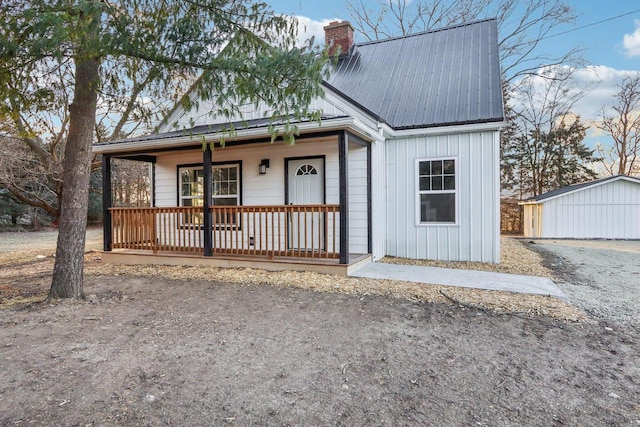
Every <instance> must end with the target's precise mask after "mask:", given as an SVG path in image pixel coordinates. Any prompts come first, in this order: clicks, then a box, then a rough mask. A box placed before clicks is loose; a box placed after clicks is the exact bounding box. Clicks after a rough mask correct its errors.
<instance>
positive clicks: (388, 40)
mask: <svg viewBox="0 0 640 427" xmlns="http://www.w3.org/2000/svg"><path fill="white" fill-rule="evenodd" d="M488 21H497V18H484V19H478V20H475V21H470V22H463V23H461V24H454V25H449V26H446V27H441V28H435V29H431V30H425V31H420V32H418V33H411V34H405V35H404V36H395V37H389V38H386V39H379V40H370V41H366V42H360V43H356V44H354V45H353V46H354V47H357V46H367V45H372V44H377V43H384V42H390V41H394V40H401V39H408V38H410V37H419V36H423V35H425V34H432V33H438V32H441V31H447V30H453V29H456V28H461V27H468V26H471V25H477V24H480V23H483V22H488Z"/></svg>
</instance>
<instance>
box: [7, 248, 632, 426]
mask: <svg viewBox="0 0 640 427" xmlns="http://www.w3.org/2000/svg"><path fill="white" fill-rule="evenodd" d="M1 239H2V235H0V240H1ZM90 240H91V239H90ZM1 246H2V245H1V244H0V247H1ZM36 246H37V245H33V244H32V245H29V246H28V249H27V252H28V255H25V254H24V253H23V252H6V253H4V254H2V253H0V273H1V274H0V289H2V292H0V295H2V297H3V298H4V299H5V300H9V299H11V298H10V295H9V293H10V292H14V293H17V294H20V292H21V291H20V290H21V289H22V290H24V289H29V290H30V291H31V292H33V298H34V300H35V301H39V299H38V298H41V297H42V292H43V291H42V289H45V290H46V287H47V286H48V283H49V281H50V270H47V268H49V269H50V266H51V263H52V258H51V253H47V250H46V249H45V248H44V246H41V247H36ZM34 254H35V255H34ZM37 255H41V256H44V257H45V258H34V257H35V256H37ZM98 258H99V253H94V252H90V253H88V254H87V263H88V264H87V275H86V278H85V292H86V294H87V299H86V300H85V301H82V302H63V303H55V304H43V303H31V304H24V303H22V304H18V305H14V306H12V307H10V308H5V309H2V310H0V324H1V327H0V372H2V375H1V376H0V425H2V426H9V425H63V426H75V425H82V426H98V425H99V426H102V425H108V426H111V425H127V426H128V425H150V426H156V425H158V426H159V425H238V426H245V425H274V426H283V425H284V426H286V425H385V426H396V425H477V426H507V425H509V426H511V425H616V426H625V425H628V426H631V425H636V426H637V425H640V362H639V358H638V348H639V346H640V333H639V332H638V330H637V329H635V328H632V327H627V326H624V325H622V324H618V323H615V322H604V321H594V320H593V319H585V318H582V321H579V322H577V321H569V320H558V318H562V316H561V315H557V316H555V317H551V316H550V315H545V314H544V313H545V312H547V313H548V311H546V310H547V309H548V308H549V307H552V306H553V304H556V303H555V302H551V301H549V302H547V303H544V302H539V300H536V303H535V304H538V305H537V307H538V309H536V310H532V311H530V313H532V314H537V315H536V316H531V315H524V314H522V313H526V312H527V311H521V310H519V309H517V308H515V309H514V310H511V311H510V312H511V313H513V314H506V313H507V311H506V310H504V307H505V306H507V307H508V306H509V305H508V304H506V303H504V304H500V307H501V308H502V309H501V311H497V310H493V309H491V305H490V303H486V304H475V305H478V306H481V307H482V308H479V309H477V308H469V307H470V306H471V305H472V304H465V305H466V307H465V306H460V305H456V304H453V303H452V302H451V300H450V299H447V298H442V299H441V300H435V298H434V299H433V300H431V299H429V297H428V295H430V294H429V293H425V294H423V293H421V292H422V291H421V290H419V289H414V288H412V289H410V290H409V291H408V292H405V291H404V288H403V286H405V285H403V284H393V285H392V284H386V288H387V289H390V290H389V291H388V293H387V294H384V292H383V291H382V289H383V288H384V286H383V285H385V284H378V285H374V284H368V283H360V284H357V285H356V284H354V283H352V282H349V281H348V280H346V279H344V280H343V279H338V278H333V279H327V278H324V280H323V282H326V281H327V280H329V281H331V280H333V286H329V287H327V286H326V285H323V286H320V285H318V286H317V287H315V288H314V287H313V286H312V288H313V289H311V290H310V289H303V287H309V286H307V285H308V283H307V282H309V283H310V282H313V280H315V279H313V277H312V276H299V277H298V276H289V280H290V281H291V280H293V281H294V282H295V281H296V280H297V281H300V282H305V283H298V284H296V283H288V284H287V285H286V286H285V285H283V284H282V283H281V282H280V280H278V282H277V283H271V282H270V280H272V279H271V278H272V277H275V276H277V274H275V273H265V274H263V273H260V272H258V271H249V272H245V277H247V278H249V276H251V278H256V277H257V278H258V280H257V281H253V280H247V281H246V282H243V284H237V283H228V282H223V281H221V280H226V276H225V274H226V273H224V272H222V271H217V270H199V269H195V268H194V269H180V268H161V267H157V268H155V270H156V271H153V270H154V268H153V267H150V268H149V269H150V270H145V269H142V268H138V269H136V268H121V267H117V266H114V267H111V268H110V267H108V266H102V265H100V264H99V263H98ZM12 260H14V261H12ZM47 266H49V267H47ZM247 283H250V284H247ZM298 286H299V287H298ZM407 286H408V285H407ZM331 288H332V289H333V291H332V292H328V291H327V290H328V289H331ZM344 288H349V292H348V293H345V292H346V290H345V289H344ZM446 291H447V292H454V290H451V289H446ZM425 292H426V291H425ZM376 294H382V295H376ZM425 295H427V296H425ZM455 295H456V299H459V300H465V301H475V300H474V299H473V298H476V296H474V295H477V294H469V295H467V294H465V293H459V294H455ZM482 295H483V296H482V298H484V300H487V299H490V297H491V295H495V296H496V297H497V299H501V298H506V297H505V296H504V295H501V294H500V293H495V294H492V293H491V292H485V293H483V294H482ZM22 297H24V299H26V300H27V301H28V298H27V297H26V296H25V295H24V294H23V295H22ZM394 297H395V298H394ZM466 298H470V299H468V300H466ZM427 301H430V302H427ZM447 302H448V304H447ZM518 304H520V303H519V302H517V301H514V302H512V305H513V307H519V305H518ZM544 304H547V305H544ZM541 307H545V308H544V310H543V309H542V308H541ZM549 309H550V308H549ZM566 311H567V309H566V308H564V309H563V310H561V311H559V312H566ZM552 314H553V313H552Z"/></svg>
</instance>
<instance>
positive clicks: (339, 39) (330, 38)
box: [324, 21, 353, 56]
mask: <svg viewBox="0 0 640 427" xmlns="http://www.w3.org/2000/svg"><path fill="white" fill-rule="evenodd" d="M324 45H325V47H326V48H327V49H328V50H329V56H332V55H333V54H334V53H335V52H336V50H337V49H338V47H340V55H346V54H348V53H349V49H351V46H353V27H352V26H351V24H350V23H349V21H342V22H338V21H333V22H331V23H329V25H327V26H326V27H324Z"/></svg>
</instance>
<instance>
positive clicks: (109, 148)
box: [92, 117, 374, 154]
mask: <svg viewBox="0 0 640 427" xmlns="http://www.w3.org/2000/svg"><path fill="white" fill-rule="evenodd" d="M298 129H299V130H300V134H304V133H312V132H332V131H338V130H349V131H350V132H352V133H353V134H354V135H356V136H358V137H360V138H362V139H364V140H365V141H372V140H373V139H374V136H373V135H371V134H370V132H369V131H368V130H367V129H365V128H364V127H362V126H360V125H359V124H358V122H357V120H355V119H353V118H351V117H342V118H336V119H328V120H323V121H322V123H321V125H318V123H317V122H306V123H300V124H299V125H298ZM270 136H271V135H270V134H269V130H268V128H267V127H258V128H251V129H241V130H237V131H235V133H234V135H233V136H226V137H225V138H224V140H225V141H229V142H231V141H244V140H251V139H256V138H267V137H270ZM220 139H221V138H220V132H207V133H201V134H197V135H182V136H175V137H171V138H157V139H149V140H144V141H122V142H119V143H117V144H104V145H94V146H93V147H92V151H93V152H94V153H96V154H117V153H128V152H139V151H144V150H147V149H149V150H151V149H153V150H157V149H170V148H178V147H183V146H185V145H195V144H198V143H199V142H202V141H206V142H217V141H220Z"/></svg>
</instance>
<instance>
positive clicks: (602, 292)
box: [530, 240, 640, 327]
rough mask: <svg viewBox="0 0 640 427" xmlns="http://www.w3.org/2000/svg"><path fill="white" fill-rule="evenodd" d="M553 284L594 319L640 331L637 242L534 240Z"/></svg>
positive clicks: (532, 246)
mask: <svg viewBox="0 0 640 427" xmlns="http://www.w3.org/2000/svg"><path fill="white" fill-rule="evenodd" d="M530 247H531V248H532V249H536V250H538V252H540V253H541V254H542V255H543V256H544V258H545V261H546V263H548V265H547V267H549V268H551V269H552V270H553V271H554V273H555V275H556V282H557V283H556V284H557V285H558V287H559V288H560V289H562V291H563V292H564V293H565V294H566V295H567V296H568V297H569V300H570V302H572V303H573V304H575V305H576V306H578V307H579V308H581V309H583V310H585V311H587V312H588V313H590V314H592V315H593V316H595V317H597V318H600V319H603V320H607V321H612V322H619V323H622V324H624V325H629V326H635V327H640V314H639V312H640V241H613V240H536V241H535V242H534V244H532V245H530Z"/></svg>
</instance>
